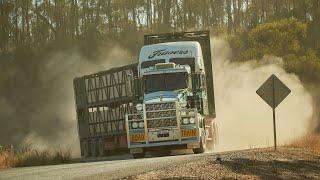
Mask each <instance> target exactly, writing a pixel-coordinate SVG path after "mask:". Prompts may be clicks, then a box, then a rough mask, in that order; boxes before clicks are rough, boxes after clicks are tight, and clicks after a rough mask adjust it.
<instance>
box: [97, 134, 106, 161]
mask: <svg viewBox="0 0 320 180" xmlns="http://www.w3.org/2000/svg"><path fill="white" fill-rule="evenodd" d="M98 146H99V156H100V157H102V156H104V155H105V154H106V153H105V143H104V139H103V138H101V139H99V142H98Z"/></svg>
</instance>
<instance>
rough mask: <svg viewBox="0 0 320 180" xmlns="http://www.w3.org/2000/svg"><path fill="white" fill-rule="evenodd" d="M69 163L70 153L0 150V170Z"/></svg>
mask: <svg viewBox="0 0 320 180" xmlns="http://www.w3.org/2000/svg"><path fill="white" fill-rule="evenodd" d="M70 161H71V152H70V150H68V151H62V150H59V151H49V150H37V149H31V148H24V149H22V150H19V151H16V150H14V149H13V148H12V146H11V147H10V148H2V149H0V169H3V168H10V167H23V166H40V165H51V164H61V163H68V162H70Z"/></svg>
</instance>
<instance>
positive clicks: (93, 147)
mask: <svg viewBox="0 0 320 180" xmlns="http://www.w3.org/2000/svg"><path fill="white" fill-rule="evenodd" d="M98 151H99V148H98V143H97V140H96V139H92V140H91V155H92V156H93V157H96V156H98Z"/></svg>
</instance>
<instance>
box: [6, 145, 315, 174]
mask: <svg viewBox="0 0 320 180" xmlns="http://www.w3.org/2000/svg"><path fill="white" fill-rule="evenodd" d="M121 178H122V179H172V178H184V179H213V178H214V179H217V178H232V179H233V178H236V179H274V178H291V179H306V178H308V179H320V154H316V153H313V152H310V151H304V150H302V149H287V148H281V149H280V150H279V151H277V152H273V151H272V150H271V149H262V150H261V149H260V150H246V151H233V152H225V153H207V154H201V155H194V154H189V155H178V156H167V157H152V158H143V159H126V160H113V161H103V162H90V163H75V164H66V165H54V166H41V167H26V168H14V169H7V170H1V171H0V179H121Z"/></svg>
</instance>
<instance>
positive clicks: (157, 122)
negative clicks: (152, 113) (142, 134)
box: [147, 118, 177, 128]
mask: <svg viewBox="0 0 320 180" xmlns="http://www.w3.org/2000/svg"><path fill="white" fill-rule="evenodd" d="M147 126H148V128H158V127H169V126H177V119H176V118H168V119H153V120H149V121H148V123H147Z"/></svg>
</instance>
